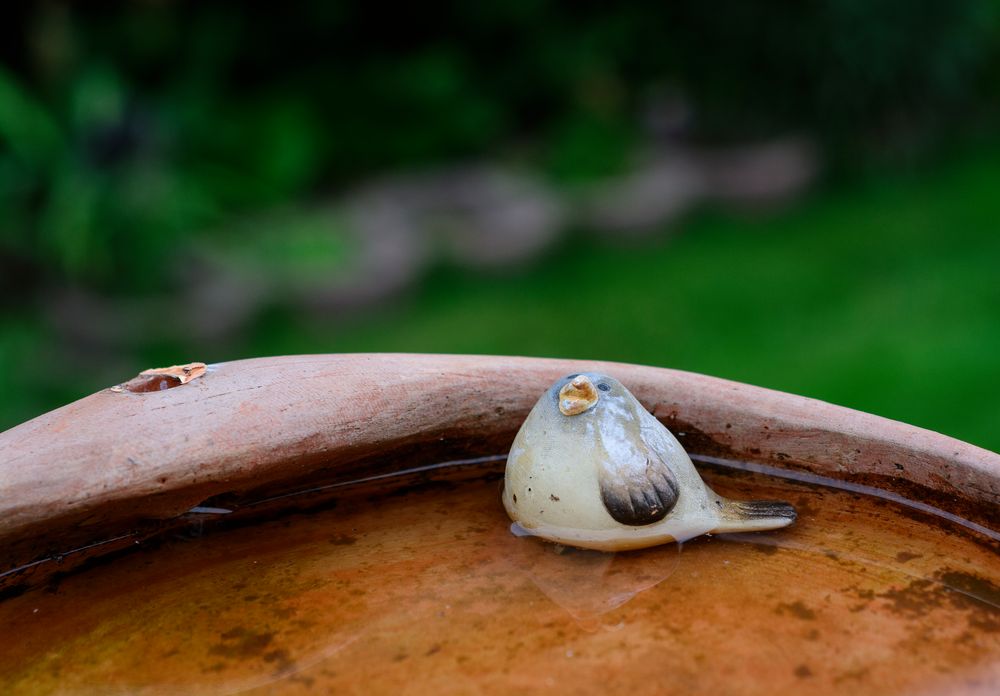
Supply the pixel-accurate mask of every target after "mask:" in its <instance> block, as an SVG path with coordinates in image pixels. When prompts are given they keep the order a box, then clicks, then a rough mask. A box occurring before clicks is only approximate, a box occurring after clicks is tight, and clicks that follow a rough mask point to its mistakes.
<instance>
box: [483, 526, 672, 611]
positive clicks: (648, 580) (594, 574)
mask: <svg viewBox="0 0 1000 696" xmlns="http://www.w3.org/2000/svg"><path fill="white" fill-rule="evenodd" d="M512 527H516V525H512ZM511 531H512V532H513V534H511V535H509V536H508V537H507V541H506V543H505V544H504V549H503V552H504V554H505V555H506V556H507V558H508V560H509V561H510V563H511V565H512V566H513V567H514V568H516V569H517V570H518V571H519V572H521V573H523V574H524V575H526V576H527V577H528V578H530V579H531V582H533V583H534V584H535V586H536V587H538V589H540V590H541V591H542V592H543V593H544V594H545V596H546V597H548V598H549V599H551V600H552V601H553V602H555V603H556V604H558V605H559V606H560V607H562V608H563V609H565V610H566V611H567V612H569V614H570V616H572V617H573V618H574V619H575V620H576V621H577V623H578V624H579V625H580V626H581V627H584V628H586V629H588V630H594V629H596V628H597V626H598V622H597V619H598V618H599V617H600V616H601V615H602V614H606V613H607V612H609V611H611V610H612V609H617V608H618V607H620V606H622V605H624V604H625V603H626V602H628V601H629V600H631V599H632V598H633V597H635V596H636V595H638V594H639V593H640V592H643V591H645V590H648V589H650V588H652V587H656V586H657V585H659V584H660V583H661V582H663V581H664V580H666V579H667V578H669V577H670V576H671V575H672V574H673V573H674V571H675V570H676V569H677V566H678V564H679V562H680V552H681V545H680V544H677V543H674V544H663V545H660V546H656V547H653V548H649V549H642V550H640V551H627V552H619V553H612V552H604V551H591V550H588V549H576V548H573V547H570V546H563V545H561V544H553V543H551V542H547V541H544V540H542V539H539V538H538V537H534V536H526V535H524V534H523V533H520V534H519V533H518V531H517V530H516V529H514V528H512V530H511Z"/></svg>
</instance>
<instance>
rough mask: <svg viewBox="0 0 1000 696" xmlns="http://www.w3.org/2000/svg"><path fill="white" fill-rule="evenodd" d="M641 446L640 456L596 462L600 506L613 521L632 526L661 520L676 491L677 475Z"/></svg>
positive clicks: (676, 493) (661, 460)
mask: <svg viewBox="0 0 1000 696" xmlns="http://www.w3.org/2000/svg"><path fill="white" fill-rule="evenodd" d="M643 450H644V451H643V452H642V453H641V454H644V455H645V456H644V457H643V458H642V459H638V460H633V461H632V462H614V461H608V460H604V461H602V462H601V463H600V464H599V465H598V475H597V480H598V484H599V485H600V488H601V500H602V501H603V502H604V507H605V508H606V509H607V511H608V513H609V514H610V515H611V517H613V518H614V519H615V520H616V521H617V522H621V523H622V524H627V525H630V526H634V527H639V526H642V525H647V524H652V523H653V522H659V521H660V520H662V519H663V518H664V517H666V516H667V513H669V512H670V511H671V510H672V509H673V507H674V505H676V504H677V498H678V496H679V495H680V486H679V485H678V483H677V478H676V477H675V476H674V474H673V472H672V471H671V470H670V468H669V467H668V466H667V463H666V462H665V461H664V460H663V458H662V457H661V456H660V455H659V453H657V452H655V451H654V450H652V449H650V448H648V447H644V448H643ZM643 459H644V460H645V461H644V462H643V461H642V460H643Z"/></svg>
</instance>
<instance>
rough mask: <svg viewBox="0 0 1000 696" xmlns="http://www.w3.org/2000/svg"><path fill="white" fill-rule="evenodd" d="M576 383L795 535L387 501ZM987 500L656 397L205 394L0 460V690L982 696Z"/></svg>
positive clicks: (993, 596)
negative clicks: (590, 533) (520, 520)
mask: <svg viewBox="0 0 1000 696" xmlns="http://www.w3.org/2000/svg"><path fill="white" fill-rule="evenodd" d="M583 369H588V370H593V369H597V370H601V371H605V372H608V373H610V374H614V375H615V376H617V377H619V378H620V379H622V381H623V382H624V383H625V384H626V385H627V386H629V387H630V388H632V389H633V391H634V392H635V393H636V395H637V396H638V397H639V398H640V400H641V401H643V403H644V404H646V405H647V406H648V407H649V408H650V410H651V411H653V412H654V413H655V414H656V415H657V416H659V417H660V418H661V419H662V420H663V421H664V422H665V423H667V424H668V425H669V426H671V427H672V429H673V430H674V431H675V432H676V433H677V435H678V436H679V437H680V438H681V441H682V442H684V443H685V444H686V446H688V448H689V450H691V451H692V452H694V454H695V455H696V461H697V463H698V465H699V468H700V469H701V471H702V473H703V475H704V476H705V477H706V479H707V480H708V482H709V483H710V484H711V485H712V486H713V487H714V488H716V490H718V491H719V492H720V493H722V494H723V495H728V496H731V497H735V498H772V499H773V498H777V499H786V500H789V501H790V502H792V503H794V504H795V505H796V507H797V508H798V510H799V520H798V522H797V523H796V524H795V525H793V526H792V527H790V528H787V529H784V530H781V531H778V532H771V533H763V534H756V535H720V536H716V537H712V538H701V539H697V540H693V541H691V542H688V543H687V544H685V545H684V547H683V548H680V547H678V546H677V545H668V546H663V547H659V548H655V549H648V550H645V551H639V552H629V553H622V554H617V555H614V554H600V553H596V552H582V551H574V550H569V549H564V548H561V547H557V546H554V545H551V544H547V543H544V542H540V541H537V540H534V539H529V538H519V537H516V536H514V535H512V534H511V533H510V531H509V520H508V519H507V518H506V516H505V513H504V511H503V508H502V506H501V505H500V503H499V497H498V492H499V485H500V480H499V476H500V473H501V472H502V464H503V461H502V456H493V457H487V458H485V459H480V460H477V461H474V462H470V463H467V464H458V465H453V466H448V467H443V468H440V469H431V470H429V471H423V472H418V473H413V474H409V475H399V476H393V475H392V473H393V472H398V471H401V470H404V469H411V468H418V469H419V468H423V467H426V466H427V465H429V464H432V463H433V462H434V461H442V460H444V459H448V458H453V457H455V456H463V457H466V458H471V457H482V456H484V455H499V454H500V453H501V452H503V451H504V447H505V445H506V444H509V441H510V438H512V436H513V431H514V430H515V429H516V427H517V424H518V422H519V420H520V419H521V418H523V416H524V414H525V413H526V411H527V409H528V408H530V406H531V402H533V400H534V398H537V395H538V394H539V393H541V391H542V389H544V387H545V386H546V384H547V383H548V382H549V381H550V380H551V379H554V378H555V377H557V376H559V375H561V374H564V373H567V372H573V371H581V370H583ZM335 385H339V386H340V387H341V389H340V390H339V391H338V390H335V389H334V388H333V387H334V386H335ZM213 402H214V403H213ZM423 409H429V410H423ZM998 472H1000V467H998V466H997V456H996V455H994V454H992V453H989V452H985V451H983V450H979V449H977V448H974V447H971V446H970V445H966V444H964V443H960V442H956V441H954V440H951V439H949V438H945V437H943V436H940V435H937V434H934V433H928V432H927V431H922V430H918V429H915V428H910V427H909V426H905V425H902V424H899V423H894V422H891V421H886V420H884V419H879V418H877V417H874V416H868V415H866V414H859V413H855V412H851V411H847V410H845V409H839V408H837V407H834V406H830V405H829V404H823V403H820V402H816V401H812V400H808V399H802V398H800V397H793V396H789V395H784V394H778V393H775V392H769V391H766V390H759V389H756V388H753V387H748V386H746V385H737V384H733V383H729V382H724V381H721V380H714V379H712V378H707V377H701V376H697V375H688V374H686V373H677V372H673V371H666V370H658V369H655V368H641V367H636V366H626V365H612V364H595V363H584V362H578V361H540V360H531V359H515V358H470V357H455V356H312V357H305V358H284V359H273V360H267V361H245V362H241V363H228V364H224V365H219V366H210V368H209V370H208V371H207V372H206V373H205V374H204V375H203V376H201V377H199V378H197V379H193V380H192V381H190V382H188V383H187V384H183V385H180V386H178V387H176V388H169V389H164V390H162V391H154V392H136V393H133V392H129V391H128V390H121V391H114V392H112V391H108V392H103V393H101V394H97V395H94V396H92V397H88V399H85V400H83V401H81V402H77V403H76V404H72V405H70V406H68V407H66V408H64V409H61V410H60V411H56V412H53V413H52V414H48V415H46V416H43V417H42V418H40V419H36V421H32V422H30V423H28V424H25V425H24V426H20V427H19V428H15V429H14V430H11V431H8V432H7V433H4V434H2V435H0V508H3V509H2V510H0V549H2V552H3V556H2V559H3V560H4V561H5V563H6V565H5V566H4V567H5V568H6V571H5V572H6V574H5V575H4V576H3V578H2V581H3V584H2V585H0V591H2V595H0V596H2V597H3V599H0V626H2V627H3V631H2V632H0V687H2V688H0V691H3V692H4V693H27V694H31V693H44V694H49V693H72V694H76V693H87V694H89V693H94V694H105V693H129V694H133V693H138V694H143V693H152V694H161V693H166V694H174V693H177V694H197V693H211V694H216V693H237V692H239V693H244V692H249V693H300V692H301V693H385V692H389V691H392V692H394V693H397V692H402V693H510V692H512V691H514V690H519V691H526V692H529V693H530V692H548V691H551V692H560V693H607V692H608V691H609V690H614V691H626V690H627V691H628V692H631V693H638V694H645V693H650V694H652V693H689V692H692V691H699V692H707V693H761V694H763V693H767V694H773V693H788V692H795V693H799V692H809V693H871V694H903V693H906V694H911V693H917V694H924V693H926V694H951V693H975V694H979V693H982V694H995V693H998V692H1000V555H998V539H1000V534H998V533H997V532H998V530H997V529H996V526H997V524H996V523H997V516H996V510H997V508H996V490H997V481H998V479H1000V476H998ZM372 477H384V478H376V479H375V480H374V481H371V480H370V481H369V482H368V483H361V484H349V485H344V484H345V481H350V480H355V479H359V478H368V479H371V478H372ZM161 479H165V480H162V481H161ZM33 481H34V485H32V482H33ZM303 489H313V491H312V492H311V493H305V494H300V495H294V493H296V492H298V491H301V490H303ZM197 505H200V506H201V509H200V511H196V512H194V513H191V512H188V511H189V510H190V509H191V508H192V507H194V506H197ZM32 506H35V507H34V508H32ZM223 510H233V511H234V512H233V513H231V514H224V513H223V512H222V511H223ZM109 539H114V540H115V541H112V542H109V543H100V542H103V541H107V540H109ZM142 539H148V541H146V542H145V543H143V544H136V543H135V542H136V541H140V540H142ZM94 543H98V545H97V546H91V547H90V548H89V549H87V550H84V551H76V552H74V549H75V548H80V547H81V546H83V545H88V544H94ZM126 546H129V547H135V550H134V551H132V552H129V553H124V552H123V551H122V548H123V547H126ZM110 550H116V553H114V554H112V555H102V554H104V552H105V551H110ZM67 552H68V553H67ZM83 559H89V560H90V563H88V564H85V565H84V566H81V565H80V564H79V561H80V560H83Z"/></svg>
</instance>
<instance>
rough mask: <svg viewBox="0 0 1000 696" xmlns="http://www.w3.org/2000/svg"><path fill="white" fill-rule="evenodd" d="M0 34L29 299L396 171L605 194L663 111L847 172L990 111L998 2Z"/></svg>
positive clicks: (91, 20) (132, 21)
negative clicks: (800, 144) (684, 111)
mask: <svg viewBox="0 0 1000 696" xmlns="http://www.w3.org/2000/svg"><path fill="white" fill-rule="evenodd" d="M9 12H10V13H11V14H12V15H14V17H13V18H12V21H8V22H6V23H5V24H6V29H5V30H4V41H3V48H2V54H3V56H4V59H5V61H4V62H5V63H6V65H7V66H8V67H7V68H6V69H2V70H0V138H2V140H3V142H4V143H5V145H6V147H5V148H4V150H3V152H2V153H0V201H2V205H3V213H4V214H3V215H2V217H0V264H3V265H2V266H0V271H3V272H4V274H5V275H6V276H8V278H9V277H12V276H14V275H15V274H16V276H17V283H18V288H17V289H18V290H21V291H23V287H22V286H24V285H35V286H36V289H37V288H38V286H39V285H44V284H45V283H49V282H56V281H67V282H82V283H88V284H92V285H96V286H100V287H101V288H103V289H106V290H108V291H115V292H122V293H133V292H142V291H148V290H150V289H151V288H153V287H157V286H161V285H163V284H165V283H167V282H168V278H166V277H165V275H164V266H163V264H161V263H159V259H161V258H162V257H163V255H164V254H168V253H169V252H170V250H171V249H173V248H176V247H178V246H180V245H183V244H185V243H190V242H191V241H192V240H194V239H195V237H196V235H198V234H202V233H204V231H205V230H206V229H212V228H213V226H215V225H217V224H219V223H220V222H222V221H224V220H225V219H226V216H227V215H230V214H233V213H236V212H241V211H247V210H254V209H260V208H267V207H268V206H271V205H275V204H280V203H283V202H285V201H288V200H289V199H292V200H297V201H298V200H302V199H303V198H309V197H314V196H317V195H321V194H322V193H324V192H329V191H331V190H336V189H337V188H338V187H342V186H344V185H348V184H352V183H355V182H357V181H358V180H359V179H361V178H363V177H367V176H370V175H373V174H375V173H378V172H382V171H385V170H388V169H397V168H409V167H416V166H423V165H427V164H429V163H434V162H442V161H448V160H452V159H454V158H463V157H473V156H479V155H491V156H499V157H505V158H515V159H523V160H527V161H528V162H529V163H531V164H533V165H534V166H536V167H540V168H542V169H543V170H544V171H546V172H548V174H549V175H550V176H552V177H555V178H557V179H559V180H568V181H574V180H579V179H586V178H588V177H594V176H599V175H601V174H604V173H607V172H608V171H609V170H614V169H615V168H616V167H620V166H621V165H622V163H623V161H624V160H625V159H626V156H627V154H628V152H629V150H630V148H631V147H632V146H633V145H634V143H635V141H636V139H637V138H638V136H639V133H638V129H639V125H638V124H639V122H640V120H641V119H640V114H641V111H642V109H643V108H644V106H646V105H648V103H649V102H650V100H654V99H655V98H656V96H657V95H658V94H659V93H661V92H663V91H664V90H668V91H670V90H672V91H675V92H679V93H681V94H683V95H685V97H686V98H687V99H689V100H690V101H691V103H692V105H693V109H694V114H695V117H694V121H693V124H692V129H693V132H692V134H691V137H693V138H696V139H706V140H710V141H713V142H717V141H724V140H740V139H745V138H747V137H753V136H762V135H770V134H774V133H784V132H788V131H797V130H801V131H805V132H808V133H811V134H815V135H817V136H818V137H820V138H822V139H823V140H824V142H826V143H827V145H828V153H829V154H830V155H832V156H834V157H835V158H836V159H838V160H839V161H848V162H850V161H856V159H857V158H856V155H857V154H858V153H859V152H860V153H865V157H866V158H871V157H874V156H875V155H874V154H873V153H882V154H887V153H896V154H897V155H898V154H899V153H900V152H903V153H914V152H921V151H925V150H926V149H927V148H930V147H933V146H934V144H935V143H936V142H937V141H938V140H939V139H941V138H942V137H946V136H948V135H950V134H952V133H953V132H954V129H955V128H958V127H969V126H972V125H975V124H976V123H977V122H978V121H980V120H982V119H985V118H987V117H988V116H990V115H995V113H996V112H995V110H994V108H995V107H996V104H995V103H994V102H995V97H996V95H995V93H994V92H995V90H994V91H988V90H986V89H984V88H985V87H986V86H988V85H989V84H992V82H991V81H992V80H995V79H996V78H997V77H998V76H1000V69H998V68H1000V31H998V27H997V22H996V19H997V7H996V3H994V2H992V1H991V0H955V1H954V2H947V3H942V2H935V1H933V0H824V1H819V2H810V3H801V2H777V3H746V2H741V1H739V0H723V2H716V3H700V2H693V1H691V2H669V3H645V2H637V1H632V2H622V3H599V2H572V3H557V2H544V1H540V0H515V1H512V2H502V3H458V4H454V3H434V2H432V3H430V4H427V3H421V4H418V5H413V6H397V7H393V8H392V9H391V10H390V9H389V8H387V7H384V6H382V5H379V4H377V3H360V2H356V3H344V2H332V3H331V2H318V1H314V2H293V3H290V4H289V3H286V4H284V5H282V6H281V7H280V8H276V7H275V6H274V5H273V3H235V2H231V3H195V2H162V3H121V4H119V3H99V4H93V3H88V4H87V5H77V4H69V3H66V4H63V3H41V4H38V5H31V4H29V5H26V6H24V7H18V8H12V9H10V10H9ZM17 15H19V16H17ZM984 95H988V96H984ZM991 100H992V101H991ZM28 271H30V272H28ZM9 284H10V281H8V284H7V285H9Z"/></svg>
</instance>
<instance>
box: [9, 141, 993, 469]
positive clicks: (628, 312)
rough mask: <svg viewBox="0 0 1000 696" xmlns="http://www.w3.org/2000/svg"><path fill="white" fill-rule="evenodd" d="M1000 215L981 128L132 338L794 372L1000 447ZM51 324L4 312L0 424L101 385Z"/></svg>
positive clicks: (824, 391) (837, 395) (229, 354)
mask: <svg viewBox="0 0 1000 696" xmlns="http://www.w3.org/2000/svg"><path fill="white" fill-rule="evenodd" d="M998 223H1000V150H997V149H996V148H984V149H983V150H981V151H978V152H973V153H967V154H965V155H962V156H959V157H955V158H953V159H952V160H951V161H950V162H949V163H947V164H945V165H942V166H939V167H936V168H935V169H933V170H932V171H924V172H921V173H910V174H892V175H886V174H882V175H877V176H870V177H868V178H865V179H861V180H855V181H854V182H853V183H851V184H850V185H845V186H841V187H839V188H837V187H834V188H833V189H827V190H825V191H822V192H820V193H817V194H814V195H813V196H812V197H810V198H807V199H805V200H803V201H801V202H800V203H798V204H797V205H796V206H795V207H794V208H792V209H789V210H786V211H784V212H781V213H777V214H766V215H764V214H761V215H749V216H748V215H732V214H724V213H720V212H718V211H712V210H705V211H701V212H697V213H695V214H693V215H692V216H690V217H689V219H688V220H687V221H686V222H685V223H684V224H681V225H679V226H677V227H676V228H675V229H673V230H671V231H670V232H669V233H667V234H666V235H665V236H664V237H662V238H661V239H660V240H659V241H656V242H651V243H643V244H633V245H622V244H616V243H612V242H608V241H600V240H596V239H593V238H589V237H587V236H585V235H583V234H580V233H575V234H573V235H570V236H569V237H567V239H566V241H565V242H564V243H563V244H562V246H561V247H560V248H558V249H557V250H556V251H554V252H552V253H551V254H549V255H548V256H547V257H545V258H543V259H542V260H540V261H538V262H536V263H535V264H533V265H531V266H529V267H527V268H524V269H521V270H519V271H518V272H516V273H513V274H507V275H482V274H477V273H473V272H470V271H462V270H457V269H454V268H437V269H436V270H435V271H433V273H432V274H431V275H430V277H428V278H426V279H425V281H424V282H423V283H421V284H420V285H419V287H418V288H417V289H416V290H415V291H414V292H413V293H412V294H411V295H409V296H408V297H406V298H404V299H403V300H402V301H401V302H399V303H398V304H395V305H393V306H391V307H387V308H384V309H382V310H380V311H375V312H370V313H367V315H366V316H365V317H363V318H355V319H354V320H351V321H350V322H348V323H346V324H344V323H342V322H341V323H338V324H337V325H336V326H334V325H332V323H331V322H326V321H323V320H321V319H318V318H317V317H315V316H312V317H307V316H305V315H303V314H300V313H296V312H293V311H290V310H274V311H271V312H268V313H266V314H265V316H264V317H262V318H261V319H260V320H259V321H257V322H256V323H255V324H254V325H253V327H252V328H251V329H250V331H249V332H248V334H247V335H245V336H244V337H243V339H242V340H241V342H240V343H239V345H237V346H235V347H234V346H232V345H229V346H225V347H223V346H219V345H198V344H197V343H196V342H186V341H185V339H184V338H183V337H178V338H177V339H176V341H175V342H171V343H170V344H159V345H146V346H143V347H141V348H140V349H139V350H138V351H137V354H136V355H135V356H134V357H135V360H136V364H137V365H145V366H151V365H154V364H159V363H167V364H169V363H173V362H178V361H184V360H189V359H201V360H206V361H219V360H227V359H234V358H239V357H249V356H257V355H268V354H285V353H302V352H341V351H343V352H351V351H417V352H450V353H494V354H517V355H535V356H560V357H575V358H594V359H606V360H619V361H626V362H635V363H644V364H649V365H661V366H668V367H674V368H680V369H685V370H692V371H695V372H701V373H705V374H711V375H716V376H720V377H725V378H729V379H735V380H740V381H743V382H748V383H751V384H757V385H762V386H766V387H772V388H776V389H781V390H785V391H790V392H795V393H798V394H803V395H807V396H811V397H816V398H820V399H824V400H827V401H831V402H834V403H837V404H842V405H845V406H849V407H852V408H856V409H861V410H864V411H869V412H872V413H876V414H879V415H883V416H887V417H890V418H894V419H898V420H901V421H905V422H908V423H913V424H916V425H919V426H922V427H926V428H930V429H932V430H936V431H939V432H943V433H946V434H948V435H952V436H955V437H958V438H961V439H964V440H967V441H969V442H972V443H974V444H977V445H980V446H983V447H987V448H990V449H993V450H1000V429H998V428H997V424H998V423H1000V398H998V395H997V387H998V386H1000V234H998V233H997V229H998ZM52 340H53V339H52V338H51V336H50V335H49V333H48V332H47V330H46V329H45V327H44V326H43V325H42V324H40V323H39V322H38V321H37V319H36V317H35V316H34V315H33V314H32V313H31V312H30V311H23V312H13V313H9V314H7V315H5V317H4V318H3V319H2V320H0V361H2V363H3V364H4V365H5V366H6V368H5V369H4V370H3V371H0V427H9V426H12V425H14V424H15V423H17V422H19V421H22V420H25V419H27V418H30V417H33V416H35V415H37V414H38V413H41V412H43V411H44V410H47V409H50V408H54V407H56V406H58V405H60V404H61V403H64V402H66V401H69V400H71V399H73V398H77V397H79V396H83V395H84V394H86V393H88V392H90V391H93V390H95V389H98V388H101V387H102V386H106V385H104V384H102V383H98V382H96V381H95V380H94V378H93V377H92V376H90V375H88V374H87V373H86V372H85V371H80V372H76V373H69V374H67V373H65V372H60V371H59V369H58V366H51V365H48V366H47V365H46V364H45V356H46V354H47V351H48V350H49V348H50V346H49V343H50V342H51V341H52ZM51 374H58V375H59V377H58V379H53V378H51ZM128 376H130V375H127V374H123V375H121V377H122V378H126V377H128Z"/></svg>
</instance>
